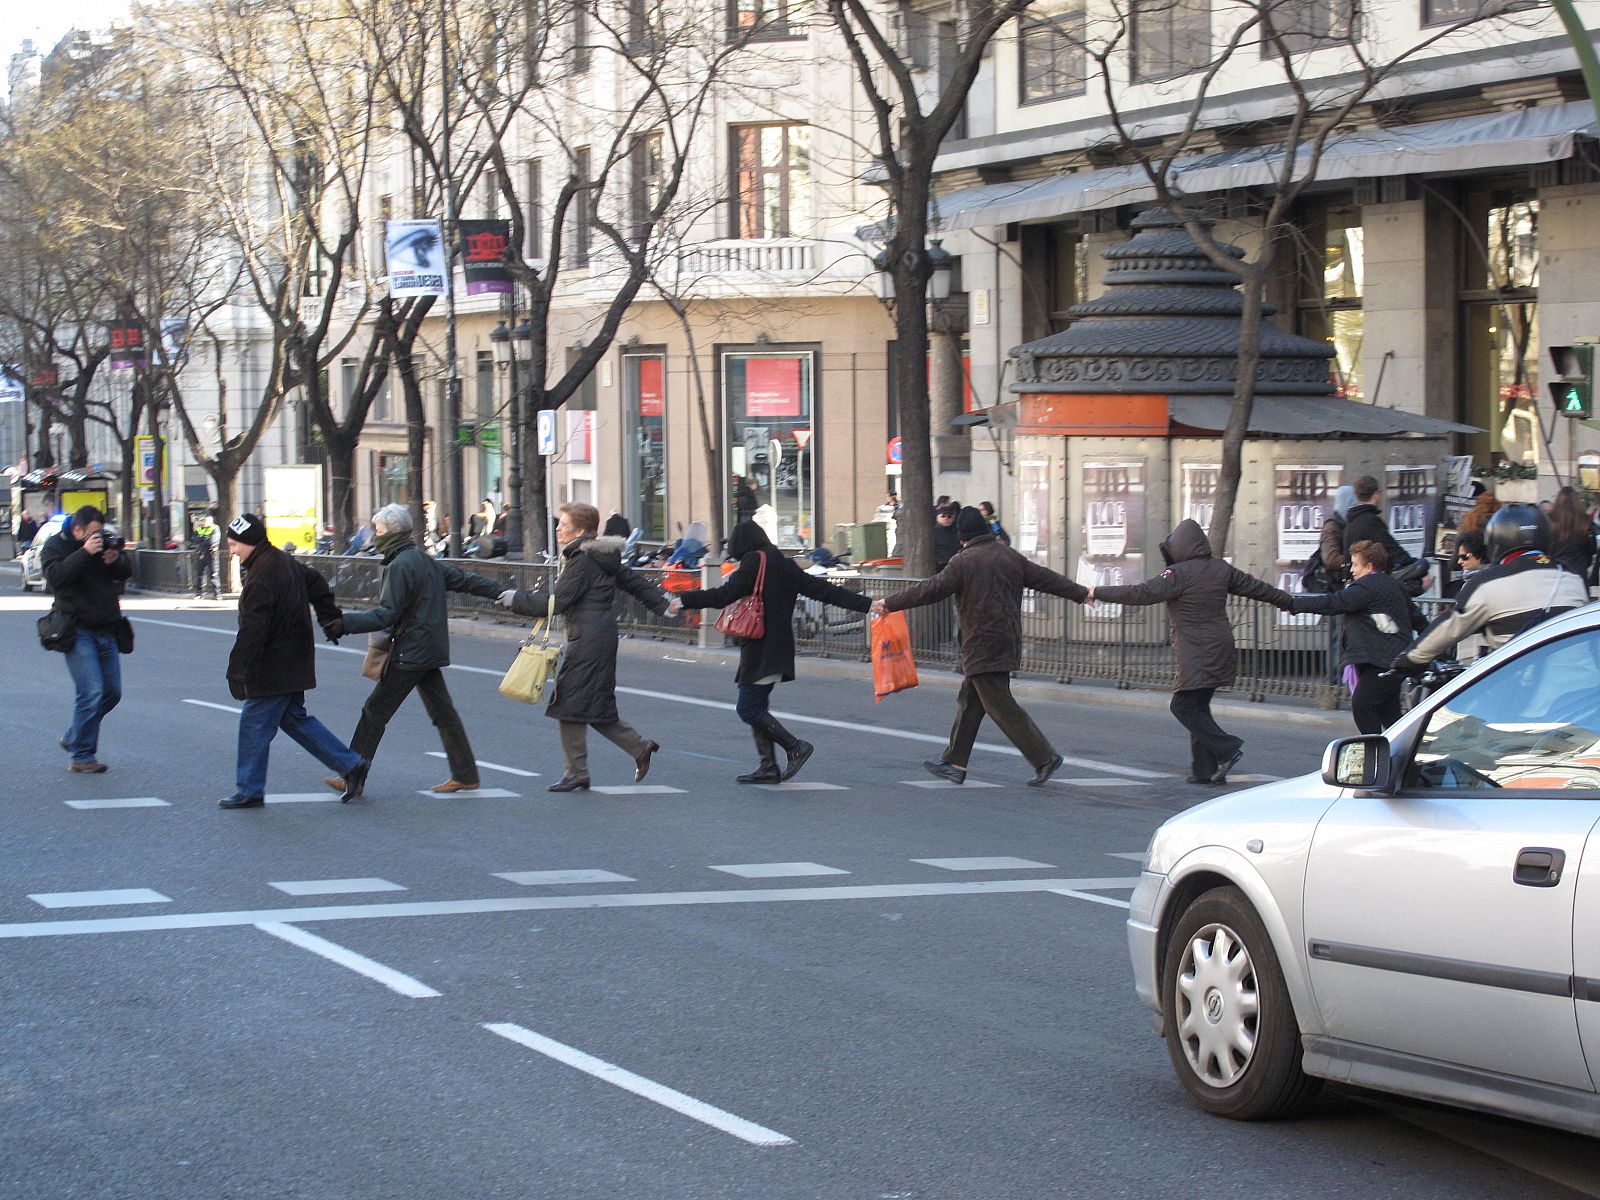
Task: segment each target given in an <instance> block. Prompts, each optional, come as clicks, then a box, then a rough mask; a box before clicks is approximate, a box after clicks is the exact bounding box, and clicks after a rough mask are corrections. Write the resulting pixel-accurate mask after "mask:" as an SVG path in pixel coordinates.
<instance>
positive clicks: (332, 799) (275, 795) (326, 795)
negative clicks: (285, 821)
mask: <svg viewBox="0 0 1600 1200" xmlns="http://www.w3.org/2000/svg"><path fill="white" fill-rule="evenodd" d="M266 801H267V803H268V804H337V803H338V802H339V793H338V792H268V793H267V795H266Z"/></svg>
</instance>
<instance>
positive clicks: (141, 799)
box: [62, 796, 172, 808]
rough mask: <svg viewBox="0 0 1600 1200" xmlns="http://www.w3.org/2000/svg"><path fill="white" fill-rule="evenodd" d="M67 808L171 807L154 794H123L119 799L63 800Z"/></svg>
mask: <svg viewBox="0 0 1600 1200" xmlns="http://www.w3.org/2000/svg"><path fill="white" fill-rule="evenodd" d="M62 803H63V804H65V805H66V806H67V807H68V808H171V807H172V805H171V804H170V803H169V802H168V801H166V800H161V799H158V798H157V797H155V796H125V797H123V798H122V799H120V800H63V801H62Z"/></svg>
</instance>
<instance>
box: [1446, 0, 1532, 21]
mask: <svg viewBox="0 0 1600 1200" xmlns="http://www.w3.org/2000/svg"><path fill="white" fill-rule="evenodd" d="M1537 3H1538V0H1513V2H1512V3H1510V4H1507V5H1505V7H1503V8H1502V7H1500V6H1499V5H1495V6H1493V7H1492V8H1491V7H1490V6H1489V5H1487V4H1485V3H1483V0H1422V23H1423V24H1424V25H1452V24H1457V23H1461V24H1465V23H1468V22H1471V21H1476V20H1479V19H1481V18H1484V17H1488V16H1491V15H1495V14H1498V13H1505V12H1520V11H1522V10H1524V9H1529V8H1533V7H1535V6H1536V5H1537Z"/></svg>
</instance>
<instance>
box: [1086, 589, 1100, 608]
mask: <svg viewBox="0 0 1600 1200" xmlns="http://www.w3.org/2000/svg"><path fill="white" fill-rule="evenodd" d="M1083 602H1084V603H1085V604H1098V603H1099V601H1097V600H1096V599H1095V598H1094V589H1093V588H1090V589H1089V594H1088V595H1087V596H1085V597H1084V598H1083Z"/></svg>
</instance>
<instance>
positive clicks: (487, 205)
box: [478, 167, 500, 221]
mask: <svg viewBox="0 0 1600 1200" xmlns="http://www.w3.org/2000/svg"><path fill="white" fill-rule="evenodd" d="M478 187H479V190H480V193H481V194H482V196H483V203H482V204H481V205H480V206H479V207H480V208H481V209H482V211H483V215H484V218H485V219H486V220H490V221H493V220H495V219H496V218H498V217H499V216H500V176H499V174H498V173H497V172H496V171H495V169H494V168H493V167H485V168H484V169H483V179H482V180H481V181H480V183H479V184H478Z"/></svg>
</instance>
